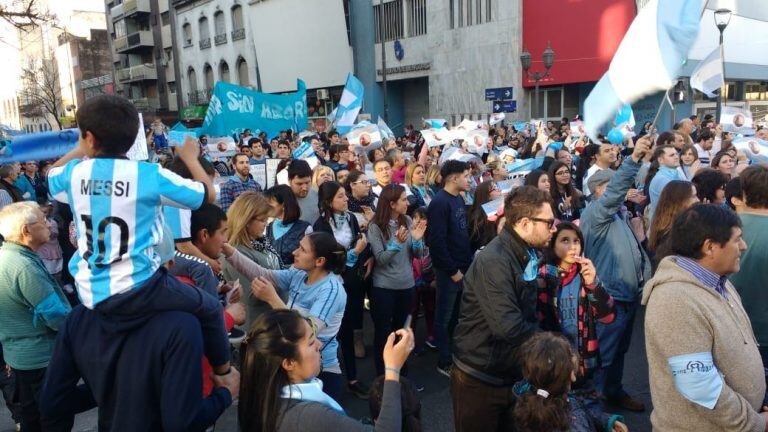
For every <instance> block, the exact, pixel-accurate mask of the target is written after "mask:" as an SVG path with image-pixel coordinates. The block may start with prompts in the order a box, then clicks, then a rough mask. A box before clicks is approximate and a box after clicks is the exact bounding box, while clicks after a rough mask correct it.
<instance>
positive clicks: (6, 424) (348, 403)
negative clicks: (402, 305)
mask: <svg viewBox="0 0 768 432" xmlns="http://www.w3.org/2000/svg"><path fill="white" fill-rule="evenodd" d="M641 318H642V315H640V316H638V320H637V321H636V322H635V333H634V338H633V341H632V346H631V348H630V352H629V354H628V356H627V360H626V368H625V371H624V382H625V386H626V388H627V390H628V391H629V393H630V394H632V395H633V396H637V397H639V398H640V400H642V401H643V402H644V403H645V404H646V406H648V407H650V404H651V393H650V390H649V389H648V365H647V363H646V360H645V344H644V341H643V333H642V326H641V323H642V319H641ZM423 322H424V321H423V320H419V322H418V323H417V324H416V326H417V327H416V329H417V337H418V339H419V340H423V331H422V329H423ZM366 325H367V329H371V328H372V324H371V322H370V320H368V321H367V323H366ZM367 333H368V334H367V335H366V336H367V337H368V343H369V345H370V342H371V341H372V334H371V332H370V331H368V332H367ZM436 361H437V354H436V353H435V352H432V351H423V352H422V353H420V354H419V355H416V356H414V358H413V359H412V360H411V363H410V368H411V373H410V375H411V376H412V377H416V379H417V380H419V381H420V383H421V384H423V385H424V386H425V390H424V392H422V393H421V394H420V396H421V402H422V411H421V413H422V424H423V426H424V430H425V431H434V432H437V431H451V430H453V415H452V411H451V396H450V393H449V391H448V379H447V378H445V377H444V376H443V375H440V374H438V373H437V372H436V370H435V363H436ZM358 368H359V369H360V372H359V373H360V376H361V377H362V378H363V379H365V380H367V381H370V380H372V379H373V375H374V372H373V361H372V360H371V357H370V355H369V356H368V357H367V358H366V359H364V360H362V361H359V366H358ZM1 403H2V402H0V404H1ZM342 405H343V406H344V408H345V409H346V410H347V412H348V413H349V415H351V416H353V417H357V418H362V417H368V416H369V411H368V403H367V401H362V400H359V399H356V398H354V397H352V396H349V397H347V398H345V399H344V400H343V401H342ZM622 414H623V415H624V416H625V417H626V420H627V424H628V426H629V428H630V430H631V431H650V430H651V426H650V420H649V416H650V410H648V411H646V412H645V413H640V414H635V413H628V412H622ZM96 417H97V414H96V410H92V411H89V412H87V413H84V414H81V415H79V416H78V417H77V421H76V423H75V428H74V429H73V430H74V431H78V432H85V431H95V430H96ZM13 430H14V429H13V424H12V422H11V419H10V415H9V413H8V410H6V409H5V407H4V406H3V407H2V408H0V432H11V431H13ZM236 430H237V408H236V406H232V407H230V408H229V410H227V412H226V413H224V415H223V416H222V417H221V419H220V420H219V422H218V423H217V424H216V431H236Z"/></svg>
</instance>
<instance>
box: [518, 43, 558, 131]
mask: <svg viewBox="0 0 768 432" xmlns="http://www.w3.org/2000/svg"><path fill="white" fill-rule="evenodd" d="M541 57H542V59H543V61H544V72H533V73H531V71H530V69H531V53H529V52H528V51H527V50H523V53H522V54H520V63H522V65H523V70H524V71H525V74H526V76H527V77H528V78H532V79H533V80H534V82H536V111H537V114H539V113H538V110H539V81H541V80H542V79H544V78H546V77H548V76H549V70H550V69H551V68H552V64H554V63H555V52H554V51H553V50H552V46H551V45H550V44H549V42H547V49H545V50H544V53H543V54H542V56H541ZM531 115H532V116H533V110H531ZM533 117H535V118H536V117H538V115H537V116H533Z"/></svg>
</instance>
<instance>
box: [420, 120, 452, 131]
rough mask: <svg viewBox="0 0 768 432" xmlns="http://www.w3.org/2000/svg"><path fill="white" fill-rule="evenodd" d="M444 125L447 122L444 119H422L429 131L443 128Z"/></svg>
mask: <svg viewBox="0 0 768 432" xmlns="http://www.w3.org/2000/svg"><path fill="white" fill-rule="evenodd" d="M446 123H448V122H447V121H445V119H424V124H425V125H427V126H429V129H440V128H444V127H445V124H446Z"/></svg>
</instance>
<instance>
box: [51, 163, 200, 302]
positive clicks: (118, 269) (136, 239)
mask: <svg viewBox="0 0 768 432" xmlns="http://www.w3.org/2000/svg"><path fill="white" fill-rule="evenodd" d="M48 183H49V186H50V193H51V195H52V196H53V197H54V199H56V200H57V201H59V202H62V203H65V204H69V206H70V207H71V208H72V214H73V218H74V221H75V228H76V230H77V253H75V254H74V255H73V256H72V259H71V260H70V262H69V271H70V272H71V273H72V275H74V277H75V282H76V285H77V291H78V294H79V296H80V300H81V301H82V302H83V304H84V305H85V306H86V307H88V308H90V309H93V308H94V307H95V306H96V305H97V304H99V303H100V302H102V301H104V300H106V299H108V298H109V297H111V296H113V295H116V294H120V293H123V292H126V291H130V290H132V289H135V288H138V287H140V286H142V284H143V283H144V282H145V281H146V280H147V279H149V278H150V277H151V276H152V275H153V274H154V273H155V271H157V269H158V268H159V267H160V264H161V262H160V261H161V259H160V255H159V254H158V252H157V247H158V245H159V244H160V242H161V241H162V238H163V224H164V223H165V220H164V219H165V218H164V217H163V211H162V208H163V206H164V205H165V206H173V207H179V208H187V209H197V208H199V207H200V206H201V205H202V204H203V203H204V202H205V197H206V190H205V186H204V185H203V184H202V183H198V182H195V181H192V180H187V179H184V178H182V177H180V176H178V175H176V174H174V173H173V172H171V171H169V170H166V169H164V168H162V167H160V165H157V164H152V163H147V162H141V161H132V160H127V159H107V158H94V159H89V160H86V161H80V160H73V161H70V162H69V163H67V164H66V165H64V166H61V167H57V168H53V169H51V170H50V172H49V174H48Z"/></svg>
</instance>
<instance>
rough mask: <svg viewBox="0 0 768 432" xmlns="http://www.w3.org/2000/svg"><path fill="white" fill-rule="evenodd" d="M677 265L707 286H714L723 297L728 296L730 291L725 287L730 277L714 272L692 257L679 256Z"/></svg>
mask: <svg viewBox="0 0 768 432" xmlns="http://www.w3.org/2000/svg"><path fill="white" fill-rule="evenodd" d="M677 265H679V266H680V268H682V269H683V270H685V271H687V272H689V273H690V274H692V275H693V276H694V277H695V278H696V279H698V280H699V282H701V283H703V284H704V285H705V286H706V287H707V288H712V289H713V290H715V291H717V292H718V293H719V294H720V295H721V296H723V298H728V292H727V291H726V289H725V281H727V280H728V277H726V276H721V275H719V274H717V273H714V272H712V271H710V270H708V269H707V268H705V267H704V266H702V265H701V264H699V263H697V262H696V261H694V260H692V259H690V258H685V257H681V256H678V257H677Z"/></svg>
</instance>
